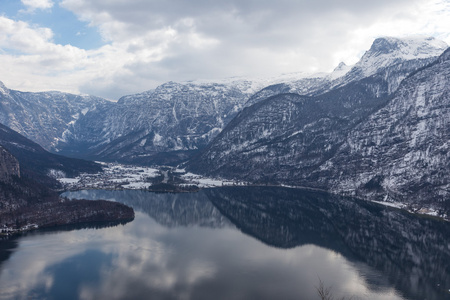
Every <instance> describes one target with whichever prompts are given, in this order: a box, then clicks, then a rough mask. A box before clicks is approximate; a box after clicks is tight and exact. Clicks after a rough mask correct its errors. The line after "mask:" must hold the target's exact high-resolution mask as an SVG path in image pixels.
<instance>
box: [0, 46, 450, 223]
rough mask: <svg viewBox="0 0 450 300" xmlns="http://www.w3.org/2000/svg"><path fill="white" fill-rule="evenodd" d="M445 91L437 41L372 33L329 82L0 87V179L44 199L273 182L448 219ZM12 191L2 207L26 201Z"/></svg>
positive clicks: (305, 78) (448, 64) (447, 73)
mask: <svg viewBox="0 0 450 300" xmlns="http://www.w3.org/2000/svg"><path fill="white" fill-rule="evenodd" d="M449 87H450V50H449V49H448V45H446V44H445V43H444V42H442V41H439V40H436V39H434V38H427V37H414V38H402V39H400V38H392V37H384V38H378V39H376V40H375V41H374V43H373V45H372V47H371V48H370V49H369V50H367V51H366V53H365V54H364V55H363V56H362V58H361V59H360V61H359V62H358V63H356V64H355V65H354V66H347V65H345V64H344V63H341V64H340V65H339V66H338V67H337V68H336V69H335V70H334V72H332V73H330V74H315V75H298V76H296V75H295V74H292V76H282V77H278V78H272V79H241V78H234V79H230V80H223V81H222V82H209V81H191V82H183V83H175V82H168V83H165V84H163V85H161V86H159V87H157V88H156V89H153V90H149V91H146V92H143V93H139V94H135V95H128V96H124V97H122V98H120V99H119V100H118V101H117V102H112V101H108V100H106V99H101V98H99V97H95V96H87V95H83V96H81V95H72V94H67V93H62V92H41V93H31V92H21V91H15V90H10V89H8V88H7V87H6V86H5V85H4V84H2V83H0V123H2V124H3V125H4V126H2V127H1V128H0V129H1V130H0V146H1V147H2V151H3V152H2V153H5V154H4V155H3V154H2V155H3V156H2V158H3V159H2V161H1V164H0V167H1V168H0V169H1V170H2V172H3V173H2V174H3V175H2V174H0V181H2V182H3V183H4V184H5V186H8V188H10V189H11V191H12V192H11V193H14V191H15V188H18V189H20V186H21V185H22V184H24V185H27V184H29V183H23V182H22V180H25V179H24V178H27V179H26V180H30V181H33V182H35V183H33V184H32V185H33V186H38V185H39V186H41V185H42V186H44V187H45V188H42V190H40V191H41V192H42V191H45V193H49V194H51V193H52V191H54V190H57V189H61V188H63V187H64V188H66V189H67V188H75V189H77V188H109V189H117V188H142V189H149V190H156V191H176V192H181V191H195V190H197V189H198V188H202V187H211V186H217V185H220V186H221V185H242V184H245V185H280V186H290V187H303V188H309V189H317V190H325V191H328V192H331V193H334V194H338V195H345V196H354V197H358V198H362V199H366V200H370V201H378V202H383V203H388V204H393V205H397V206H399V207H404V208H406V209H409V210H410V211H412V212H423V213H428V214H432V215H434V216H439V217H441V218H446V219H448V218H449V216H450V154H449V153H450V91H449ZM69 157H70V158H69ZM16 160H17V162H16ZM91 161H101V162H102V164H98V163H93V162H91ZM19 170H20V171H19ZM18 172H19V173H18ZM21 172H23V173H21ZM21 174H25V176H24V175H21ZM19 175H20V176H19ZM19 178H20V179H19ZM68 178H71V179H68ZM19 181H20V183H19ZM12 182H14V183H12ZM11 193H10V194H7V193H3V194H2V195H1V196H2V198H1V199H2V201H3V202H2V209H3V210H4V212H5V213H6V212H7V210H6V209H7V208H8V209H10V210H11V209H13V210H16V209H22V208H21V207H24V206H27V205H28V204H29V203H31V202H33V201H35V200H28V198H27V197H25V196H23V197H22V198H23V205H18V204H17V205H16V204H11V203H12V202H11V199H12V197H13V196H11V195H12V194H11ZM42 193H43V192H42ZM52 195H53V194H52ZM52 197H53V196H51V197H50V198H52ZM52 199H53V198H52ZM55 199H57V197H56V198H55ZM8 201H9V202H8ZM36 201H37V200H36ZM52 201H53V202H55V201H56V202H58V200H51V201H49V202H48V201H47V202H45V201H44V202H45V203H50V202H52ZM53 202H52V203H53ZM7 203H9V204H7ZM26 203H28V204H26ZM33 203H34V202H33ZM25 204H26V205H25ZM8 205H9V206H8ZM30 205H31V204H30ZM33 205H34V204H33ZM42 205H43V204H42ZM45 205H47V204H45ZM27 207H28V206H27ZM27 209H28V208H27ZM116 209H118V211H117V214H115V216H119V215H120V216H121V218H122V219H124V220H126V219H130V217H132V215H131V214H130V212H127V211H126V208H124V207H120V208H118V207H117V208H116ZM99 214H100V213H99ZM103 215H105V214H103ZM106 215H107V214H106ZM113 219H114V218H113ZM119 219H120V218H119ZM1 220H2V222H3V218H2V219H1ZM14 221H15V220H14Z"/></svg>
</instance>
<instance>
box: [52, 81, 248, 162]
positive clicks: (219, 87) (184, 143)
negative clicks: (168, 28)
mask: <svg viewBox="0 0 450 300" xmlns="http://www.w3.org/2000/svg"><path fill="white" fill-rule="evenodd" d="M253 92H254V88H253V87H252V82H250V81H233V82H230V83H226V84H225V83H175V82H168V83H165V84H163V85H161V86H159V87H157V88H156V89H155V90H152V91H147V92H144V93H141V94H136V95H130V96H125V97H122V98H121V99H119V101H118V102H117V103H114V104H113V105H110V106H104V109H97V110H91V111H89V112H88V113H86V114H85V115H83V116H81V117H80V118H79V119H78V120H77V122H75V123H74V124H72V125H71V126H70V128H69V130H68V131H67V132H66V133H65V135H64V140H63V141H61V142H60V143H59V144H58V145H57V147H56V148H57V149H58V150H59V151H60V153H66V154H67V153H71V152H72V153H73V152H74V151H78V153H79V154H83V155H89V156H91V157H95V158H102V159H107V160H119V161H127V162H138V163H144V164H145V163H152V162H155V157H157V159H159V162H167V161H170V160H172V159H173V160H179V159H180V158H184V157H185V154H186V153H187V152H189V151H195V150H197V149H200V148H203V147H205V146H206V145H207V144H208V142H209V141H210V140H211V139H212V138H213V137H215V136H216V135H217V134H218V133H219V132H220V131H221V130H222V128H223V127H224V126H225V125H226V124H227V123H228V122H229V121H230V120H231V119H232V118H233V117H234V116H235V115H236V114H237V113H238V112H239V111H240V110H241V109H242V106H243V104H244V102H245V101H246V100H247V99H248V97H249V96H250V95H251V94H252V93H253ZM165 152H171V153H173V156H172V157H170V156H169V155H165V156H164V157H161V155H159V154H160V153H165ZM158 155H159V156H158Z"/></svg>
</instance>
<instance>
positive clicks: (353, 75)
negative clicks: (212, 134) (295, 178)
mask: <svg viewBox="0 0 450 300" xmlns="http://www.w3.org/2000/svg"><path fill="white" fill-rule="evenodd" d="M447 47H448V45H447V44H446V43H445V42H443V41H441V40H438V39H435V38H433V37H419V36H417V37H413V38H394V37H382V38H377V39H376V40H375V41H374V42H373V44H372V46H371V48H370V49H369V50H368V51H366V52H365V53H364V55H363V56H362V58H361V59H360V60H359V61H358V62H357V63H356V64H355V65H354V66H347V65H346V64H345V63H344V62H341V63H340V64H339V65H338V66H337V67H336V68H335V69H334V71H333V72H332V73H330V74H316V75H310V76H304V77H302V78H297V79H294V78H291V79H289V80H278V81H276V80H274V81H273V82H274V84H273V85H270V86H267V87H266V88H264V89H262V90H261V91H259V92H258V93H256V94H255V95H253V96H252V97H251V98H250V99H249V101H248V102H247V103H246V106H250V105H252V104H255V103H256V102H258V101H260V100H262V99H266V98H268V97H270V96H274V95H277V94H282V93H295V94H300V95H308V96H314V95H320V94H323V93H325V92H328V91H330V90H332V89H334V88H337V87H340V86H344V85H346V84H348V83H350V82H354V81H358V80H361V79H363V78H366V77H369V76H372V75H375V74H381V73H384V76H385V77H386V82H387V83H388V84H389V88H388V90H389V92H394V91H395V90H396V89H397V88H398V86H399V84H400V82H401V81H402V80H403V79H405V78H406V77H407V76H408V75H409V73H411V72H413V71H415V70H417V69H418V68H421V67H423V66H426V65H428V64H429V63H431V62H432V61H434V60H435V59H436V58H437V57H438V56H439V55H441V54H442V52H444V51H445V49H447Z"/></svg>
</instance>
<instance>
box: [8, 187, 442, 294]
mask: <svg viewBox="0 0 450 300" xmlns="http://www.w3.org/2000/svg"><path fill="white" fill-rule="evenodd" d="M64 196H67V197H69V198H85V199H109V200H115V201H119V202H122V203H125V204H128V205H130V206H132V207H133V208H134V209H135V211H136V218H135V220H134V221H132V222H129V223H127V224H122V225H117V226H109V227H108V226H103V227H99V226H98V225H95V224H92V225H87V226H85V228H63V229H58V230H45V231H43V230H41V231H35V232H30V233H28V234H26V235H23V236H21V237H17V238H14V239H10V240H6V241H0V299H319V297H318V295H317V291H316V287H317V286H319V284H320V281H322V282H323V284H324V285H325V286H326V287H330V288H331V291H332V293H333V295H334V296H335V298H340V297H342V296H345V297H348V298H349V297H353V299H428V300H430V299H450V293H449V289H450V224H449V223H447V222H441V221H435V220H431V219H428V218H420V217H416V216H412V215H409V214H407V213H405V212H402V211H398V210H395V209H391V208H386V207H382V206H379V205H377V204H373V203H368V202H363V201H356V200H349V199H346V198H342V197H337V196H330V195H326V194H323V193H312V192H305V191H299V190H292V189H283V188H258V187H239V188H236V187H228V188H218V189H208V190H202V191H200V192H199V193H192V194H155V193H150V192H144V191H101V190H89V191H79V192H68V193H65V194H64Z"/></svg>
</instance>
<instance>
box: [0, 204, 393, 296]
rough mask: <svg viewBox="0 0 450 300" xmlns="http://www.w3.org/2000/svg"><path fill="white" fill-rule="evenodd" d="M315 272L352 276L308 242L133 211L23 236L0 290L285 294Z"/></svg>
mask: <svg viewBox="0 0 450 300" xmlns="http://www.w3.org/2000/svg"><path fill="white" fill-rule="evenodd" d="M312 270H314V271H312ZM10 272H14V273H15V274H14V276H8V274H9V273H10ZM65 272H70V273H71V274H66V273H65ZM318 276H320V278H321V279H322V280H323V281H324V282H326V284H327V285H328V284H329V285H333V286H350V285H351V282H354V281H355V278H356V279H357V278H358V276H359V275H358V270H356V269H355V268H354V267H352V265H351V264H349V263H348V262H347V261H346V260H345V258H343V257H342V256H340V255H336V254H335V253H333V252H331V251H329V250H325V249H323V248H319V247H316V246H313V245H307V246H303V247H298V248H294V249H288V250H285V249H277V248H273V247H266V246H264V245H263V244H261V242H260V241H258V240H255V239H253V238H248V236H246V235H244V234H242V233H241V232H239V231H237V230H235V229H232V228H225V229H220V230H217V229H211V228H201V227H198V226H193V227H178V228H166V227H163V226H161V225H159V224H158V223H156V222H155V221H154V220H152V219H150V218H149V217H148V216H146V215H145V214H143V213H138V214H136V219H135V221H133V222H131V223H129V224H126V225H124V226H122V225H121V226H118V227H113V228H106V229H102V230H80V231H72V232H59V233H55V234H47V235H44V236H43V237H42V236H39V235H36V236H33V237H26V238H24V239H23V242H22V243H21V245H20V247H19V249H18V251H17V252H16V253H15V255H13V257H12V258H11V260H10V261H8V267H7V268H6V269H5V268H4V269H3V270H2V274H1V276H0V285H1V287H0V289H1V290H2V293H4V292H3V291H4V289H3V288H4V287H5V286H6V287H8V286H12V289H11V290H9V295H21V297H22V296H23V298H26V297H27V296H32V295H33V293H37V292H43V291H47V292H49V293H52V295H55V296H57V295H60V294H59V293H60V292H61V290H58V289H59V288H61V286H64V283H65V281H67V280H70V282H71V283H72V284H74V286H73V287H71V289H70V291H72V292H73V291H75V290H76V291H79V292H78V296H79V297H80V299H124V298H128V299H148V298H149V297H151V298H153V299H162V298H176V299H211V297H213V298H214V299H232V298H239V297H244V298H245V297H247V298H248V297H251V296H253V295H256V296H257V297H259V298H260V299H265V298H266V299H269V298H272V299H273V298H274V297H278V298H284V299H289V298H290V297H291V296H292V295H293V293H292V291H297V293H298V295H302V296H304V297H305V298H314V297H315V289H314V286H316V285H317V280H318ZM17 278H21V280H20V285H14V282H16V283H17ZM62 278H65V279H62ZM358 284H360V285H362V286H360V287H359V288H360V292H361V293H362V294H364V295H371V293H370V291H369V290H368V289H367V288H366V287H364V285H363V283H362V282H359V283H358ZM337 292H339V291H337ZM7 295H8V294H7ZM372 299H377V298H376V297H375V296H374V297H372ZM380 299H381V298H380ZM393 299H399V298H393Z"/></svg>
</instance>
